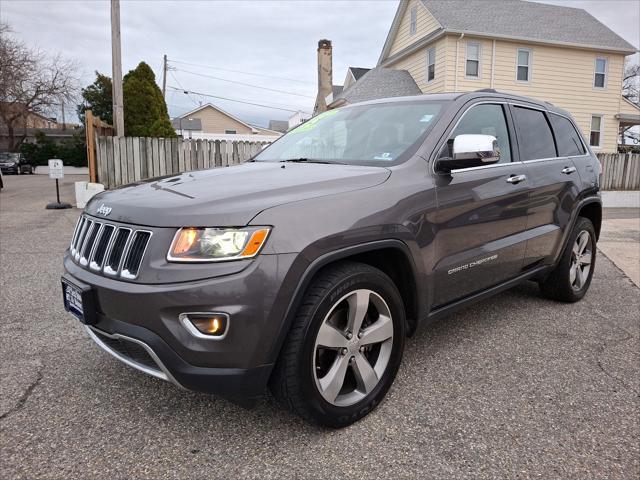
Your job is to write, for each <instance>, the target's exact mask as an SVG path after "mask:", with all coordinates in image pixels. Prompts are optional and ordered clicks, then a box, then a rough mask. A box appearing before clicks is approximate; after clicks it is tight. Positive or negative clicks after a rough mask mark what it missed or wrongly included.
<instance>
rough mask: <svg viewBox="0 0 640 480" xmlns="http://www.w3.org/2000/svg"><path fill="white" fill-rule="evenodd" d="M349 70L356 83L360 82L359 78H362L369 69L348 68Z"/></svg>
mask: <svg viewBox="0 0 640 480" xmlns="http://www.w3.org/2000/svg"><path fill="white" fill-rule="evenodd" d="M349 70H351V73H352V74H353V78H355V79H356V82H357V81H358V80H360V77H361V76H363V75H364V74H365V73H367V72H368V71H369V70H371V69H370V68H360V67H349Z"/></svg>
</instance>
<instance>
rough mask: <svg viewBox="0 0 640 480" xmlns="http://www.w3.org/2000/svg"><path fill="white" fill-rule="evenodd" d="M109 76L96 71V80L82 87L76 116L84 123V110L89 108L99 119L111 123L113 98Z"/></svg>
mask: <svg viewBox="0 0 640 480" xmlns="http://www.w3.org/2000/svg"><path fill="white" fill-rule="evenodd" d="M111 92H112V84H111V78H110V77H107V76H106V75H103V74H101V73H100V72H96V80H95V82H93V83H92V84H91V85H89V86H88V87H86V88H83V89H82V100H83V101H82V103H81V104H80V105H78V117H79V118H80V121H81V122H82V123H83V124H84V111H85V110H88V109H91V111H92V112H93V114H94V115H95V116H98V117H100V120H102V121H104V122H107V123H109V124H111V125H113V100H112V96H111V95H112V94H111Z"/></svg>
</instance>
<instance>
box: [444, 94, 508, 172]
mask: <svg viewBox="0 0 640 480" xmlns="http://www.w3.org/2000/svg"><path fill="white" fill-rule="evenodd" d="M464 134H481V135H493V136H494V137H496V139H497V140H498V146H499V147H500V161H499V162H498V163H508V162H510V161H511V142H510V141H509V129H508V128H507V121H506V119H505V116H504V110H503V107H502V105H498V104H482V105H476V106H474V107H471V108H470V109H469V110H467V111H466V112H465V113H464V116H463V117H462V119H461V120H460V123H458V125H457V126H456V128H455V129H454V130H453V132H451V135H450V136H449V139H448V140H447V143H446V145H445V148H444V151H443V152H442V153H441V154H440V156H441V157H442V156H449V157H450V156H452V155H453V141H454V139H455V138H456V136H458V135H464Z"/></svg>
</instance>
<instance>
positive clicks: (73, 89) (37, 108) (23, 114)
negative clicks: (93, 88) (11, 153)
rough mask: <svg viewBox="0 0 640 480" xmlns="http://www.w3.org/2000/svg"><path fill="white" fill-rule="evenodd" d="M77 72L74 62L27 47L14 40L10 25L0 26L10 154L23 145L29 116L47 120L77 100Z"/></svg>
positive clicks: (1, 112)
mask: <svg viewBox="0 0 640 480" xmlns="http://www.w3.org/2000/svg"><path fill="white" fill-rule="evenodd" d="M76 70H77V68H76V64H75V63H74V62H72V61H70V60H68V59H65V58H63V57H62V56H61V55H59V54H58V55H54V56H48V55H46V54H45V53H44V52H42V51H41V50H39V49H32V48H29V47H27V46H26V45H25V44H24V43H22V42H20V41H19V40H16V39H15V38H13V37H12V36H11V29H10V28H9V25H7V24H4V23H0V124H3V125H4V127H5V128H6V129H7V136H8V137H9V148H10V149H11V150H17V149H18V148H19V147H20V144H21V143H22V142H23V141H24V139H25V137H26V128H27V120H28V117H29V114H30V113H37V114H40V115H43V116H47V114H49V113H51V112H52V111H53V110H54V109H55V107H57V106H59V105H60V103H61V102H65V103H71V102H73V101H74V100H75V97H76V95H77V91H78V88H77V85H78V81H77V79H76V77H75V76H74V72H75V71H76ZM21 129H22V134H21V135H19V136H17V135H16V132H17V131H19V130H21Z"/></svg>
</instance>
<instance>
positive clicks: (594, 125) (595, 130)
mask: <svg viewBox="0 0 640 480" xmlns="http://www.w3.org/2000/svg"><path fill="white" fill-rule="evenodd" d="M589 145H591V146H592V147H601V146H602V115H592V116H591V133H590V134H589Z"/></svg>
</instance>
